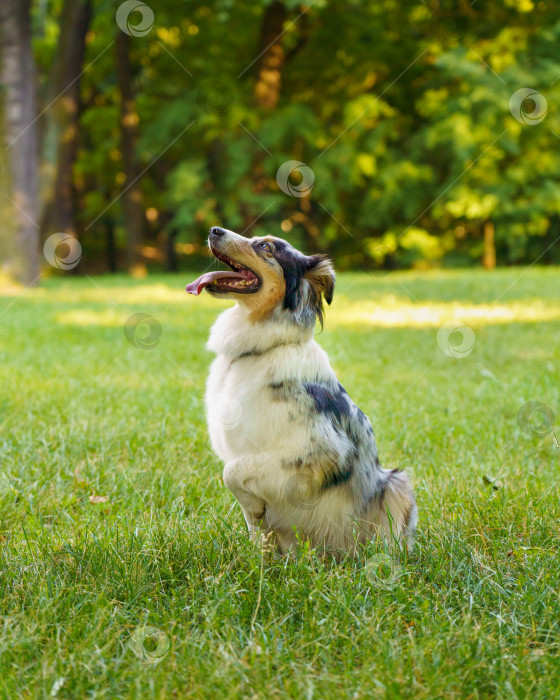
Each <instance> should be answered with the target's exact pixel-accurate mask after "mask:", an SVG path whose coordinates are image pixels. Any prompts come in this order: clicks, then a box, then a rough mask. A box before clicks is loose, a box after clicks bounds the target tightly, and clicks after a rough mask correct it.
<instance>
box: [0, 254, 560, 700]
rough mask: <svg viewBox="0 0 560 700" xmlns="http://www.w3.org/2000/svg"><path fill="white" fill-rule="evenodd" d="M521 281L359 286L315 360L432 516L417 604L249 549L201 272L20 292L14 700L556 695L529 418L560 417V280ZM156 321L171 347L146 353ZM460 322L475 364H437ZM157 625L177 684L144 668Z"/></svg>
mask: <svg viewBox="0 0 560 700" xmlns="http://www.w3.org/2000/svg"><path fill="white" fill-rule="evenodd" d="M520 274H521V271H519V270H513V269H512V270H499V271H496V272H493V273H486V272H483V271H472V272H452V271H442V272H429V273H426V274H419V273H399V274H395V275H389V276H387V277H383V278H377V277H375V276H371V275H366V274H345V275H340V277H339V279H338V283H337V293H336V294H335V301H334V303H333V305H332V307H331V308H329V309H328V311H327V317H326V323H325V330H324V331H323V332H322V333H320V334H319V333H318V335H317V339H318V341H319V342H320V344H321V345H322V346H323V347H324V348H325V349H326V350H327V352H328V353H329V356H330V358H331V361H332V363H333V366H334V367H335V368H336V371H337V373H338V375H339V378H340V380H341V382H342V383H343V384H344V386H345V387H346V388H347V390H348V391H349V393H350V394H351V395H352V397H353V398H354V399H355V400H356V402H357V403H358V404H359V405H360V406H361V407H362V409H363V410H364V411H366V412H367V413H368V414H369V415H370V416H371V418H372V420H373V423H374V427H375V431H376V435H377V439H378V443H379V448H380V454H381V458H382V461H383V463H384V464H385V465H386V466H388V467H400V468H406V469H408V470H409V472H410V473H411V476H412V479H413V482H414V485H415V489H416V493H417V497H418V502H419V508H420V527H419V535H418V544H417V547H416V550H415V551H414V552H413V553H412V554H411V555H410V556H408V557H407V556H405V555H404V554H403V556H402V557H400V558H399V559H398V561H397V562H396V564H395V568H394V569H391V567H388V568H389V574H388V575H389V576H390V575H391V571H395V570H396V571H398V582H399V583H398V585H397V586H393V585H378V583H377V584H376V578H375V576H373V577H372V575H371V567H368V561H371V555H372V552H371V551H367V552H364V553H363V556H362V557H360V558H358V559H357V560H353V561H345V562H342V563H341V564H334V563H332V562H329V561H324V560H321V559H320V558H319V557H317V556H316V555H315V554H314V553H313V552H310V551H308V550H307V549H306V548H303V549H302V550H301V551H300V552H299V553H298V557H297V558H296V559H295V560H284V559H280V558H279V559H276V558H274V557H266V558H265V559H262V558H261V554H260V552H259V551H257V550H255V549H254V548H253V547H252V546H251V545H250V544H249V542H248V541H247V537H246V534H245V525H244V522H243V518H242V517H241V514H240V512H239V509H238V508H237V507H236V506H235V505H234V502H233V499H232V497H231V495H230V494H229V493H228V492H227V491H226V490H225V489H224V487H223V484H222V483H221V465H220V464H219V462H218V460H217V459H216V457H215V456H214V455H213V454H212V452H211V450H210V446H209V442H208V438H207V435H206V429H205V423H204V409H203V405H202V396H203V385H204V381H205V378H206V374H207V370H208V365H209V362H210V361H211V355H210V354H209V353H208V352H207V351H206V350H205V343H206V340H207V336H208V330H209V327H210V325H211V323H212V322H213V320H214V319H215V317H216V315H217V313H218V312H219V310H220V309H221V308H224V307H226V306H227V305H228V302H221V303H220V302H217V301H215V300H213V299H211V298H210V297H209V296H208V295H202V296H201V297H199V298H193V297H190V296H188V295H186V294H185V293H184V285H185V283H186V282H188V281H189V280H190V279H192V277H193V276H194V275H184V276H183V275H182V276H169V277H157V278H154V279H143V280H127V279H126V278H124V277H96V278H94V279H92V280H89V279H87V278H70V277H65V278H60V279H54V278H51V279H49V280H47V282H46V283H45V286H43V287H41V288H38V289H30V290H26V291H24V292H23V293H22V294H21V296H19V297H18V296H17V295H18V294H20V293H21V292H22V290H21V289H18V290H15V289H12V290H6V293H5V296H4V297H3V298H2V299H1V300H0V314H2V316H1V320H0V322H1V323H2V334H1V335H0V421H1V432H0V572H1V573H0V604H1V606H2V607H1V614H0V695H1V696H3V697H19V696H22V697H36V696H41V697H43V696H44V697H48V696H49V695H51V694H52V695H53V696H55V695H57V696H58V697H69V698H70V697H87V696H89V695H91V696H94V695H95V696H98V697H111V698H113V697H114V698H120V697H122V698H124V697H186V696H192V697H200V698H206V697H239V698H245V697H251V696H258V697H294V698H296V697H297V698H300V697H321V698H340V697H341V696H344V697H380V698H382V697H390V698H399V697H402V698H408V697H418V698H426V699H427V698H430V699H431V698H434V697H456V698H463V697H472V698H491V697H492V698H493V697H499V698H510V697H529V696H531V697H540V698H550V697H555V696H556V694H557V690H556V686H557V681H556V678H557V677H558V673H559V672H560V663H559V659H560V654H559V651H560V623H559V620H560V599H559V597H558V590H559V584H560V566H559V564H558V546H559V542H560V532H559V529H558V522H559V516H560V505H559V498H558V496H559V493H558V485H557V483H558V469H559V468H560V459H559V450H558V447H557V445H556V441H555V437H554V433H553V432H552V431H551V430H548V429H547V427H546V425H545V426H544V428H542V426H541V427H540V433H538V430H537V433H538V434H537V433H536V432H535V427H534V425H533V424H530V425H529V424H527V423H526V422H524V418H523V416H524V414H523V413H521V416H522V418H520V417H519V416H520V408H521V407H523V406H524V405H525V404H526V403H527V402H528V401H535V402H541V403H542V404H545V405H548V406H550V408H551V409H552V410H553V411H554V413H555V414H556V415H558V414H559V413H560V364H559V363H560V316H559V313H560V311H559V309H560V306H559V301H558V300H559V299H560V275H559V274H558V270H552V269H546V268H543V269H538V270H537V269H532V270H530V271H528V272H526V273H525V274H523V276H522V277H521V278H520ZM138 313H145V314H148V315H150V316H151V317H153V318H154V319H156V320H157V323H158V324H159V325H160V327H161V335H160V336H158V337H157V342H155V344H153V345H152V346H150V348H149V349H144V350H143V349H141V348H140V347H137V346H135V345H134V344H131V342H130V339H127V336H126V334H125V332H124V325H125V323H126V322H127V321H128V319H130V317H131V316H133V315H134V314H138ZM449 320H456V321H458V322H462V323H463V324H466V325H467V326H469V327H471V329H472V331H473V334H474V337H473V339H474V343H473V344H472V347H471V346H469V347H468V351H467V352H466V353H465V354H464V355H463V356H454V355H453V342H452V339H451V340H450V342H451V346H452V347H451V350H450V349H449V348H447V350H448V352H447V354H446V352H444V351H443V350H442V340H441V337H440V340H439V342H438V330H439V328H440V326H441V324H443V323H444V322H447V321H449ZM460 341H461V338H460V337H459V338H458V340H456V342H455V347H456V346H457V343H459V345H460ZM444 347H445V346H444ZM541 417H542V416H541ZM536 425H537V427H538V426H539V422H538V421H537V422H536ZM556 432H557V434H558V433H559V432H560V430H559V429H558V426H557V427H556ZM99 497H101V498H99ZM376 575H377V574H376ZM380 575H381V574H380ZM259 591H260V596H259ZM146 626H147V627H148V628H151V627H155V628H157V629H158V630H160V631H161V634H162V635H164V636H165V639H166V640H167V641H168V646H164V647H163V648H164V650H165V653H164V655H163V657H162V658H161V659H157V660H156V661H157V662H156V663H151V661H153V659H152V660H150V658H148V659H146V658H138V656H137V653H136V652H135V651H134V649H133V647H134V640H135V639H137V638H138V634H143V629H144V628H145V627H146ZM146 649H147V652H146V653H147V654H148V655H149V654H150V653H155V652H156V651H157V649H158V645H157V639H156V638H152V637H149V638H147V642H146Z"/></svg>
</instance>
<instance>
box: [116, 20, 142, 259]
mask: <svg viewBox="0 0 560 700" xmlns="http://www.w3.org/2000/svg"><path fill="white" fill-rule="evenodd" d="M129 43H130V37H129V36H128V34H125V33H124V32H120V31H119V33H118V34H117V40H116V51H117V79H118V84H119V90H120V97H121V101H120V127H121V150H122V161H123V168H124V174H125V183H124V194H123V196H122V200H123V210H124V218H125V226H126V230H127V245H126V266H127V268H128V270H130V271H134V270H135V269H138V267H139V265H140V262H141V256H140V246H141V245H142V241H143V239H144V227H145V218H144V207H143V198H142V191H141V190H140V184H139V182H138V181H139V179H140V170H139V168H138V163H137V161H136V139H137V136H138V114H137V112H136V105H135V101H134V92H133V89H132V78H131V74H130V58H129Z"/></svg>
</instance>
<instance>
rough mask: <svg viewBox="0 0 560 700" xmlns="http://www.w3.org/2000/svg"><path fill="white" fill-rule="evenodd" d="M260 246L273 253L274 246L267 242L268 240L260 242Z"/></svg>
mask: <svg viewBox="0 0 560 700" xmlns="http://www.w3.org/2000/svg"><path fill="white" fill-rule="evenodd" d="M259 248H262V249H263V250H266V252H267V253H272V246H271V245H270V243H267V242H266V241H263V242H262V243H259Z"/></svg>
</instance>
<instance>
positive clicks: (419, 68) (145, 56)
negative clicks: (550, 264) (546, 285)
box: [35, 0, 560, 268]
mask: <svg viewBox="0 0 560 700" xmlns="http://www.w3.org/2000/svg"><path fill="white" fill-rule="evenodd" d="M148 4H150V3H148ZM269 4H270V3H267V2H262V3H254V2H236V3H233V2H226V1H225V0H214V2H208V3H204V4H201V3H197V2H184V3H173V2H170V0H162V1H161V2H158V3H157V5H156V4H154V6H153V7H152V9H153V11H154V26H153V27H152V29H151V30H150V31H149V32H148V33H147V34H146V35H145V36H142V37H131V41H130V47H131V49H130V50H131V62H132V66H133V71H134V85H135V90H136V107H137V111H138V117H139V129H140V139H139V142H138V144H137V152H138V159H139V161H140V164H141V169H144V168H146V172H145V174H144V175H143V176H142V189H143V192H144V197H145V206H146V207H152V208H155V209H156V210H157V212H158V218H157V221H156V223H155V225H154V226H153V227H152V229H151V232H150V234H149V235H150V236H151V237H152V239H153V240H156V239H157V240H158V241H159V240H161V238H160V233H161V232H162V230H163V231H166V232H167V233H170V232H175V233H177V232H178V233H179V236H178V239H177V240H179V241H183V242H191V243H195V244H200V243H201V242H202V241H203V240H204V238H205V237H206V232H207V228H208V226H209V225H210V224H214V223H221V224H224V225H226V226H227V227H229V228H233V229H236V230H239V231H247V233H256V234H259V233H264V232H268V233H273V234H277V235H282V231H284V232H288V235H289V237H291V238H293V239H294V240H295V241H296V242H297V241H301V243H302V244H303V245H304V246H305V247H306V248H308V249H309V250H311V249H314V248H318V249H324V250H327V251H328V252H330V253H331V254H332V255H334V256H335V258H336V260H337V262H338V263H339V265H343V266H344V265H352V266H362V267H366V268H368V267H376V266H379V265H383V263H384V260H383V259H380V258H379V256H378V255H377V256H374V257H372V256H371V246H370V244H369V243H368V241H371V240H383V239H384V238H386V237H387V236H389V237H391V239H392V241H393V243H392V245H393V250H392V253H391V265H392V266H394V265H398V266H405V265H414V264H416V263H420V264H425V263H428V264H432V265H433V264H441V263H446V261H450V260H455V261H457V260H458V259H459V258H458V257H457V256H458V255H463V256H464V258H463V259H464V260H473V258H474V257H478V255H479V254H480V248H481V235H482V227H483V225H484V223H485V222H486V221H488V220H491V221H492V222H493V223H494V225H495V230H496V246H497V250H498V260H499V262H502V263H511V262H526V261H532V260H534V259H535V257H537V256H538V255H539V254H540V253H542V252H543V251H544V250H545V249H547V248H550V247H551V244H552V243H553V241H554V236H553V232H554V230H555V227H556V225H557V224H556V221H557V217H558V215H559V213H560V212H559V207H560V184H559V182H558V172H560V155H559V154H560V117H559V114H560V112H559V111H558V110H557V109H556V108H555V106H556V105H557V104H558V103H560V81H558V79H557V78H558V68H559V63H558V55H557V46H558V44H559V42H560V14H559V13H558V8H557V6H556V5H555V3H553V2H552V1H551V0H543V1H542V2H539V3H533V2H532V1H531V0H519V1H517V0H516V1H514V0H511V1H509V2H504V1H503V0H489V1H488V2H477V3H472V4H471V3H468V2H462V3H456V2H432V1H431V0H415V1H414V2H412V3H397V2H394V1H393V0H384V1H382V2H375V3H372V2H366V1H364V0H355V1H353V2H336V1H333V0H325V1H324V2H315V3H313V4H311V5H310V6H309V7H308V8H307V9H306V10H304V9H303V6H302V5H301V4H300V3H298V2H295V1H294V2H285V3H284V8H285V18H284V24H283V27H284V30H285V32H284V34H283V35H282V37H281V40H280V43H281V46H282V49H283V51H284V58H285V60H284V62H283V64H282V65H281V67H280V69H279V72H278V74H277V75H275V76H273V80H278V81H279V83H280V84H281V90H280V96H279V101H278V103H277V104H276V106H275V107H274V108H273V109H265V108H264V107H263V106H262V105H259V103H258V100H257V98H256V94H255V85H256V80H257V77H258V71H259V66H260V59H259V58H258V57H259V54H260V53H261V51H262V49H263V46H262V45H261V43H260V36H261V32H262V31H264V29H265V28H266V27H263V23H264V22H265V16H266V11H267V7H268V5H269ZM116 7H118V4H117V3H114V4H113V3H109V2H107V1H106V0H96V2H95V3H94V16H93V23H92V27H91V31H90V33H89V35H88V45H87V56H86V65H87V66H88V67H87V69H86V71H85V73H84V76H83V78H82V88H81V89H82V92H83V98H84V99H83V112H82V115H81V131H80V148H79V155H78V162H77V165H76V177H77V178H78V181H79V182H78V184H79V187H78V196H79V200H80V207H79V220H80V224H81V227H82V229H83V234H82V237H83V238H84V242H85V244H86V245H87V237H103V235H104V233H103V227H104V226H105V225H109V224H111V223H113V224H115V225H116V226H117V227H122V226H123V220H122V215H121V207H122V199H119V200H118V201H117V202H116V203H115V204H113V205H112V206H111V207H110V209H109V210H108V212H107V215H106V216H105V218H104V219H103V220H102V221H101V222H99V224H98V225H96V226H94V227H93V228H87V227H88V225H89V224H90V222H91V221H92V220H93V219H95V218H96V216H97V215H98V213H99V207H100V203H99V200H100V199H102V200H103V201H104V202H105V205H104V206H106V204H107V203H109V202H111V201H113V200H115V199H116V198H117V197H118V196H119V194H120V192H121V191H122V186H123V172H122V163H121V160H120V151H119V149H120V145H119V125H118V118H119V117H118V109H117V108H116V105H117V101H118V92H117V86H116V79H115V66H114V48H112V47H110V48H108V50H107V51H106V53H104V54H103V55H102V56H101V57H99V56H100V54H101V52H102V51H103V50H104V49H106V48H107V47H108V46H109V44H110V42H111V41H112V40H113V39H114V36H115V33H116V32H117V31H119V30H118V28H117V26H116V22H115V10H116ZM60 10H61V3H53V4H49V5H48V13H47V16H46V17H45V22H44V29H43V30H42V32H41V33H40V35H39V33H38V36H37V39H36V42H35V43H36V50H37V56H38V63H39V69H40V79H41V84H42V85H43V86H44V85H45V84H46V83H47V82H48V68H49V57H50V58H52V55H53V53H54V52H55V51H56V32H55V27H56V20H57V19H58V13H60ZM36 13H37V18H39V17H44V16H45V5H44V4H43V3H39V4H37V7H36ZM269 77H270V76H269ZM521 88H533V89H534V90H536V91H538V92H540V93H541V94H542V95H543V96H544V98H545V99H546V101H547V103H548V112H547V114H546V117H545V118H544V119H543V120H542V121H541V122H540V123H536V124H523V123H520V121H518V120H516V119H515V118H514V116H512V113H511V112H510V107H509V104H510V98H511V97H512V95H513V94H514V93H515V92H516V91H517V90H519V89H521ZM530 108H531V103H530V102H529V103H527V104H525V103H524V107H523V109H524V110H525V111H527V110H528V111H529V113H530V111H531V109H530ZM191 122H193V123H192V126H190V127H189V129H188V130H187V131H185V133H183V134H182V135H181V132H182V131H183V129H185V127H187V125H189V124H190V123H191ZM248 132H250V133H248ZM177 137H178V138H177ZM174 139H177V140H176V142H175V143H173V145H171V144H172V142H173V141H174ZM287 160H299V161H302V162H304V163H306V164H307V165H309V166H310V167H311V168H312V170H313V172H314V174H315V184H314V188H313V190H312V192H311V194H310V196H309V197H305V198H297V197H290V196H289V195H286V194H285V193H284V192H282V191H281V190H280V189H279V187H278V185H277V182H276V172H277V170H278V167H279V166H280V165H281V164H282V163H283V162H285V161H287ZM282 222H285V223H284V226H283V227H282V229H281V227H280V224H281V223H282ZM86 228H87V230H86ZM410 231H417V232H423V233H422V234H421V235H422V237H423V243H422V244H420V242H419V240H418V236H419V235H420V234H419V233H416V234H412V233H410ZM348 232H350V233H351V236H349V235H348ZM412 236H415V237H416V242H415V243H414V244H413V243H411V240H412ZM411 251H416V252H414V253H412V252H411ZM558 251H559V247H558V245H556V246H552V250H550V251H549V252H548V253H547V254H546V256H545V258H544V259H545V260H546V261H554V260H556V261H558V260H559V259H560V258H559V252H558ZM535 253H536V254H537V255H535ZM387 262H388V261H385V263H387Z"/></svg>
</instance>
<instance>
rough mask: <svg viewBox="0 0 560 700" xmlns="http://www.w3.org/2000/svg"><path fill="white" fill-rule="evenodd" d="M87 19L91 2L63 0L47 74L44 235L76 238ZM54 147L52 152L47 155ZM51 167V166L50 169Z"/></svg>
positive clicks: (89, 15)
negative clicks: (76, 174)
mask: <svg viewBox="0 0 560 700" xmlns="http://www.w3.org/2000/svg"><path fill="white" fill-rule="evenodd" d="M90 20H91V0H65V3H64V7H63V9H62V12H61V20H60V38H59V41H58V48H57V53H56V58H55V62H54V64H53V69H52V72H51V79H50V90H49V100H48V101H49V104H50V103H51V101H52V100H54V102H53V103H52V105H51V107H50V108H49V110H48V111H47V116H48V122H47V136H46V138H45V140H44V141H45V144H46V145H47V147H46V148H44V149H43V157H44V161H45V163H49V162H50V168H49V167H48V166H47V173H46V176H45V180H44V182H43V193H44V198H45V200H46V201H47V205H46V210H45V212H44V215H43V217H42V224H43V228H44V229H45V230H46V231H47V232H48V233H52V232H55V231H56V232H59V231H60V232H64V233H68V234H70V235H72V236H76V237H77V230H76V221H75V193H74V186H73V169H74V162H75V160H76V153H77V141H78V125H79V117H80V74H81V71H82V66H83V61H84V55H85V39H86V34H87V31H88V27H89V23H90ZM51 144H55V148H56V152H55V153H50V152H49V148H52V147H51V146H50V145H51ZM53 166H54V167H53Z"/></svg>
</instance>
